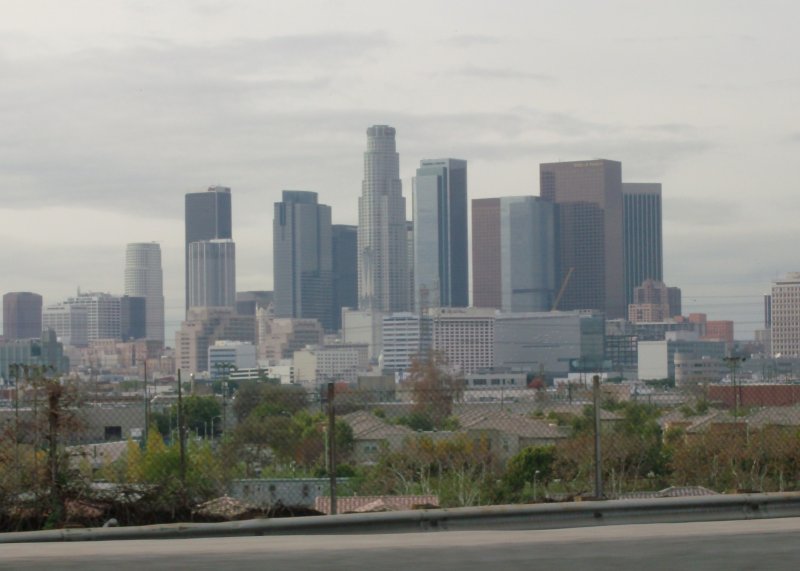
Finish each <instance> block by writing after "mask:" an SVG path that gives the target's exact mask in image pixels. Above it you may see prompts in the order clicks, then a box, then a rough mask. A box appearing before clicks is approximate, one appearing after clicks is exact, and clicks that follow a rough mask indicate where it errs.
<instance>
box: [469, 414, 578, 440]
mask: <svg viewBox="0 0 800 571" xmlns="http://www.w3.org/2000/svg"><path fill="white" fill-rule="evenodd" d="M458 420H459V422H460V423H461V428H462V429H464V430H497V431H499V432H504V433H507V434H514V435H516V436H519V437H521V438H549V439H559V438H566V436H567V435H566V434H565V433H564V432H563V431H562V430H561V429H559V428H558V427H557V426H555V425H553V424H551V423H550V422H548V421H546V420H540V419H535V418H529V417H527V416H524V415H519V414H511V413H508V412H504V411H501V410H495V411H476V412H471V413H464V414H462V415H460V416H459V417H458Z"/></svg>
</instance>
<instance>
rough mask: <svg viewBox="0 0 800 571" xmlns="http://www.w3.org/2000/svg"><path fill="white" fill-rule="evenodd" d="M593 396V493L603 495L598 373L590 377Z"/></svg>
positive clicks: (599, 496) (597, 495)
mask: <svg viewBox="0 0 800 571" xmlns="http://www.w3.org/2000/svg"><path fill="white" fill-rule="evenodd" d="M592 389H593V396H594V495H595V499H596V500H599V499H601V498H602V497H603V456H602V451H601V448H600V375H595V376H594V377H593V378H592Z"/></svg>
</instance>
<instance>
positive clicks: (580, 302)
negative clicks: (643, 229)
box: [539, 159, 626, 319]
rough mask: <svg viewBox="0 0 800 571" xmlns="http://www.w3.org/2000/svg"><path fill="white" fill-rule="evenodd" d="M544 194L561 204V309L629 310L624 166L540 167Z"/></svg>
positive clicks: (617, 313)
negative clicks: (624, 253) (623, 183)
mask: <svg viewBox="0 0 800 571" xmlns="http://www.w3.org/2000/svg"><path fill="white" fill-rule="evenodd" d="M539 175H540V185H541V197H542V198H543V199H544V200H547V201H550V202H554V203H556V205H557V206H558V220H557V228H558V230H557V232H558V242H559V245H558V269H557V276H558V278H557V280H556V282H557V283H558V284H559V286H560V285H561V284H562V283H564V282H565V280H566V278H567V276H568V275H569V280H568V281H567V286H566V288H565V290H564V295H563V297H562V299H561V300H560V304H559V308H561V309H564V310H571V309H592V310H599V311H604V312H605V313H606V315H607V316H608V317H609V318H612V319H614V318H618V317H624V316H625V313H626V304H625V290H624V276H625V274H624V270H625V268H624V256H623V216H622V213H623V205H622V204H623V201H622V164H621V163H619V162H617V161H609V160H605V159H599V160H592V161H574V162H563V163H544V164H541V165H539Z"/></svg>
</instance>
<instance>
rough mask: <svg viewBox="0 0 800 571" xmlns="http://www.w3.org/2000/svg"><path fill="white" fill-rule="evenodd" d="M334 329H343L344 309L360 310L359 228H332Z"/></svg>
mask: <svg viewBox="0 0 800 571" xmlns="http://www.w3.org/2000/svg"><path fill="white" fill-rule="evenodd" d="M331 237H332V240H331V244H332V255H333V300H332V303H333V329H334V330H339V329H341V328H342V308H344V307H349V308H351V309H356V308H358V227H357V226H348V225H345V224H333V225H332V226H331Z"/></svg>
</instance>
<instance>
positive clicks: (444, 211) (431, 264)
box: [412, 159, 469, 309]
mask: <svg viewBox="0 0 800 571" xmlns="http://www.w3.org/2000/svg"><path fill="white" fill-rule="evenodd" d="M413 212H414V234H413V244H414V258H413V260H414V291H413V294H412V296H413V298H414V300H415V304H414V305H415V307H416V308H418V309H423V308H426V307H466V306H468V305H469V283H468V281H469V277H468V276H469V262H468V259H469V258H468V254H467V252H468V248H469V245H468V242H467V162H466V161H462V160H458V159H436V160H423V161H420V166H419V168H418V169H417V174H416V176H415V177H414V180H413Z"/></svg>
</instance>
